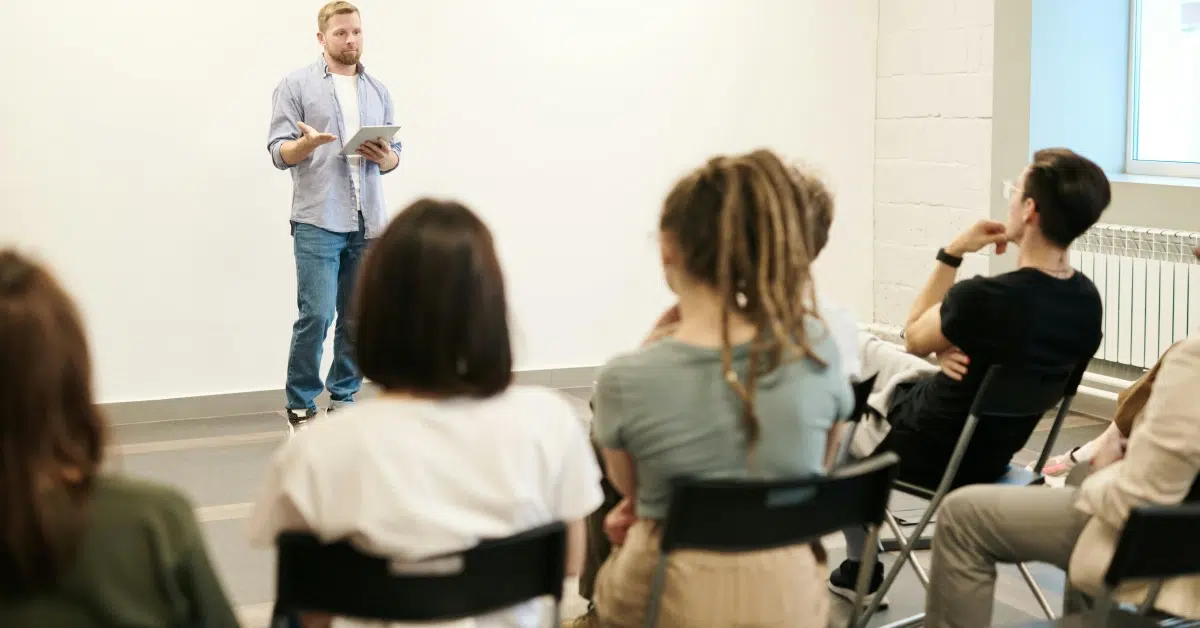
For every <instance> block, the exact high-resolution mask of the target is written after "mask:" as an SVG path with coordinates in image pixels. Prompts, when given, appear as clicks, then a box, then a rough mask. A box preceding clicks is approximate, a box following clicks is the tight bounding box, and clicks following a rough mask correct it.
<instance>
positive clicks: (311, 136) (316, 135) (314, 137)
mask: <svg viewBox="0 0 1200 628" xmlns="http://www.w3.org/2000/svg"><path fill="white" fill-rule="evenodd" d="M296 124H297V125H298V126H299V127H300V132H301V133H303V134H304V136H303V137H301V138H300V141H302V142H304V143H305V144H308V145H309V146H310V147H312V148H316V147H318V146H321V145H323V144H328V143H330V142H332V141H333V140H336V139H337V136H336V135H334V134H333V133H321V132H319V131H317V130H316V129H314V128H312V127H311V126H308V125H307V124H304V123H303V122H297V123H296Z"/></svg>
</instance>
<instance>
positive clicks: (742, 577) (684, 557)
mask: <svg viewBox="0 0 1200 628" xmlns="http://www.w3.org/2000/svg"><path fill="white" fill-rule="evenodd" d="M660 529H661V527H660V526H659V525H658V524H656V523H654V522H650V521H639V522H637V523H635V524H634V525H633V527H632V528H630V530H629V534H628V535H627V537H626V538H625V545H623V546H619V547H614V548H613V550H612V553H611V554H610V555H609V557H608V561H607V562H605V563H604V566H603V567H601V568H600V573H599V575H598V576H597V578H596V592H595V603H596V611H597V613H599V615H600V621H601V623H602V625H604V626H615V627H619V628H625V627H629V628H635V627H640V626H642V620H643V618H644V616H645V610H646V602H647V601H648V600H649V597H650V581H651V578H652V577H653V574H654V568H655V565H656V564H657V563H658V556H659V542H660V541H661V539H662V534H661V532H660ZM827 574H828V569H827V568H826V566H825V564H823V563H820V562H817V560H816V557H815V556H814V555H813V552H812V550H811V549H810V548H809V546H807V545H803V546H796V547H786V548H782V549H775V550H766V551H761V552H746V553H742V554H722V553H717V552H701V551H694V550H678V551H676V552H673V553H672V554H671V558H670V561H669V562H668V566H667V582H666V587H665V588H664V590H663V599H662V607H661V613H660V615H659V619H658V625H659V626H661V627H662V628H702V627H704V626H713V627H721V628H725V627H728V626H747V627H748V626H763V627H768V626H769V627H772V628H825V627H826V626H827V625H828V622H829V604H830V601H829V592H828V591H827V590H826V585H825V580H826V576H827Z"/></svg>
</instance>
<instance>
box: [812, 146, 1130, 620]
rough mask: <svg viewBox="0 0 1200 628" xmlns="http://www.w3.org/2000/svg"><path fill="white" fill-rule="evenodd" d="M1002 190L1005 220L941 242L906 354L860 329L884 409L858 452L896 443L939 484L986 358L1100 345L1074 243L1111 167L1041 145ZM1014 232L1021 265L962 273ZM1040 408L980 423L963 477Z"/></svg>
mask: <svg viewBox="0 0 1200 628" xmlns="http://www.w3.org/2000/svg"><path fill="white" fill-rule="evenodd" d="M1005 195H1006V196H1007V197H1008V198H1009V201H1010V202H1009V211H1008V224H1007V225H1005V224H1003V223H999V222H994V221H989V220H984V221H980V222H979V223H977V224H976V225H974V226H972V227H971V228H970V229H968V230H967V231H965V232H963V233H962V234H961V235H959V236H958V237H957V238H955V239H954V241H952V242H951V243H950V244H949V245H948V246H946V248H944V249H942V250H941V251H939V252H938V258H937V259H938V261H937V264H936V266H935V268H934V271H933V274H932V275H931V276H930V277H929V280H928V281H927V282H926V284H925V287H924V288H923V289H922V290H921V292H920V293H919V294H918V296H917V298H916V300H915V301H914V303H913V305H912V308H911V310H910V312H909V317H908V323H907V325H906V327H905V343H906V349H907V351H908V352H907V353H905V352H904V351H901V350H899V349H897V348H896V347H895V346H894V345H892V344H890V343H887V342H884V341H882V340H879V339H876V338H872V337H869V336H865V335H864V336H865V337H864V341H863V347H862V350H863V372H864V374H871V373H876V374H878V380H877V384H876V388H875V391H874V392H873V394H872V395H871V397H870V399H869V405H870V406H871V409H872V410H873V411H875V413H877V416H875V417H873V418H871V419H868V420H864V421H863V425H862V426H860V428H859V430H858V432H857V433H856V435H855V442H854V443H853V445H854V448H853V451H854V453H855V454H856V455H860V456H861V455H867V454H870V453H872V452H880V451H895V452H896V453H898V454H899V455H900V459H901V463H900V478H901V479H903V480H905V481H908V482H911V483H914V484H918V485H921V486H927V487H934V486H936V485H937V483H938V481H939V480H940V479H941V476H942V475H943V474H944V473H945V470H946V467H947V465H948V463H949V460H950V455H951V452H952V451H953V449H954V446H955V443H956V442H957V441H958V438H959V435H960V433H961V431H962V428H963V425H964V424H965V422H966V417H967V413H968V411H969V410H970V407H971V403H972V401H973V400H974V398H975V394H976V392H977V391H978V390H979V386H980V384H981V383H982V381H983V377H984V375H985V374H986V373H987V371H988V369H989V367H991V366H992V365H993V364H999V363H1010V364H1014V363H1015V364H1029V365H1040V366H1047V367H1082V365H1083V364H1085V363H1086V362H1087V361H1088V360H1089V359H1090V357H1091V356H1092V355H1093V354H1094V353H1095V352H1096V348H1097V347H1098V346H1099V344H1100V339H1101V319H1102V305H1101V301H1100V296H1099V293H1098V292H1097V290H1096V287H1095V285H1093V284H1092V282H1091V281H1090V280H1089V279H1088V278H1087V277H1085V276H1083V274H1081V273H1078V272H1076V271H1075V270H1074V269H1072V268H1071V265H1070V259H1069V252H1068V250H1067V249H1068V247H1069V246H1070V244H1071V242H1072V241H1074V240H1075V238H1077V237H1079V236H1080V235H1082V234H1083V233H1084V232H1085V231H1087V229H1088V228H1089V227H1091V226H1092V225H1093V224H1095V222H1096V221H1097V220H1098V219H1099V217H1100V214H1101V212H1103V211H1104V209H1105V208H1106V207H1107V206H1108V203H1109V200H1110V190H1109V184H1108V179H1107V178H1106V177H1105V176H1104V172H1103V171H1102V170H1101V169H1100V168H1099V166H1097V165H1096V164H1095V163H1093V162H1091V161H1089V160H1088V159H1086V158H1084V157H1081V156H1079V155H1077V154H1075V153H1073V152H1071V151H1069V150H1065V149H1048V150H1041V151H1038V152H1037V154H1035V155H1034V159H1033V163H1032V164H1030V165H1029V166H1028V167H1027V168H1026V169H1025V170H1024V171H1023V172H1022V173H1021V176H1020V178H1019V179H1018V181H1017V183H1016V184H1015V185H1013V184H1008V183H1006V184H1005ZM1010 242H1011V243H1016V244H1017V245H1018V246H1019V247H1020V249H1021V252H1020V256H1019V257H1018V259H1017V266H1018V268H1017V270H1015V271H1013V272H1009V273H1004V274H1001V275H998V276H995V277H975V278H973V279H968V280H965V281H962V282H959V283H957V284H956V283H955V275H956V274H957V268H958V266H959V264H960V263H961V262H962V260H963V256H964V255H965V254H968V253H975V252H977V251H980V250H982V249H984V248H985V247H987V246H989V245H994V246H995V249H996V252H997V253H1004V252H1005V249H1006V248H1007V245H1008V244H1009V243H1010ZM931 353H938V354H942V355H943V357H944V358H945V356H946V355H954V354H961V355H958V356H957V357H958V358H959V359H960V360H961V363H960V365H961V364H962V363H965V364H966V366H967V368H966V372H965V374H963V375H962V376H961V377H960V378H955V377H950V376H947V375H946V374H945V373H942V372H939V370H938V368H937V367H935V366H933V365H931V364H930V363H928V362H927V361H925V359H924V357H925V356H928V355H929V354H931ZM943 364H945V362H943ZM1039 418H1040V417H1029V418H1028V420H1024V421H1022V420H1015V419H1014V420H1007V421H1003V422H996V423H988V422H985V423H983V424H981V425H980V426H979V428H978V429H977V431H976V433H975V434H974V437H973V438H972V440H971V444H970V447H969V448H968V449H967V451H966V455H965V456H964V458H963V460H962V465H961V466H960V468H959V470H958V475H957V477H956V484H959V485H961V484H970V483H976V482H991V481H994V480H996V479H997V478H999V477H1000V476H1001V475H1003V474H1004V473H1005V472H1006V471H1007V469H1008V465H1009V462H1010V460H1011V459H1012V456H1013V454H1015V453H1016V452H1017V451H1018V450H1019V449H1020V448H1021V447H1023V446H1024V444H1025V442H1026V441H1027V440H1028V438H1029V435H1030V433H1031V432H1032V431H1033V428H1034V427H1035V425H1036V423H1037V420H1038V419H1039ZM846 541H847V560H846V561H845V562H843V563H842V565H841V566H840V567H839V568H838V569H837V570H835V571H834V572H833V574H831V576H830V579H829V586H830V590H832V591H833V592H834V593H835V594H838V595H840V596H842V597H845V598H847V599H852V597H853V591H854V584H855V582H856V578H857V576H858V569H859V565H860V560H861V557H862V554H863V549H864V547H863V546H864V544H865V542H866V533H865V531H864V530H862V529H861V528H854V529H851V530H847V531H846ZM882 580H883V565H882V563H876V564H875V573H874V574H873V576H872V582H871V591H872V592H874V591H876V590H877V589H878V587H879V585H880V584H881V583H882ZM882 602H883V601H882V600H881V606H882Z"/></svg>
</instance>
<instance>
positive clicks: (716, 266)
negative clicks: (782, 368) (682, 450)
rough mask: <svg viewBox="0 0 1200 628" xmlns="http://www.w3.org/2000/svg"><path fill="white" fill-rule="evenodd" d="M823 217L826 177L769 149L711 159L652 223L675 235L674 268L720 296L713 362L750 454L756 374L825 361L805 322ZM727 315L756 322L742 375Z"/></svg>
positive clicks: (754, 437)
mask: <svg viewBox="0 0 1200 628" xmlns="http://www.w3.org/2000/svg"><path fill="white" fill-rule="evenodd" d="M832 215H833V197H832V196H831V195H830V193H829V190H828V189H827V188H826V187H825V185H824V184H823V183H822V182H821V181H820V180H819V179H817V178H816V177H814V176H812V175H810V174H808V173H805V172H803V171H801V170H799V169H797V168H794V167H790V166H788V165H785V164H784V162H783V161H782V160H781V159H780V158H779V157H778V156H777V155H776V154H775V153H773V152H771V151H768V150H756V151H754V152H751V153H747V154H744V155H737V156H721V157H715V158H713V159H711V160H709V161H708V163H707V164H705V165H704V167H702V168H699V169H698V170H696V171H694V172H692V173H691V174H689V175H687V176H685V177H684V178H683V179H681V180H680V181H679V182H678V183H676V184H675V187H674V188H673V189H672V190H671V192H670V194H668V195H667V200H666V203H665V206H664V208H663V214H662V219H661V222H660V224H659V228H660V230H661V231H662V232H663V233H664V234H667V235H668V236H670V237H673V238H674V239H675V241H676V245H677V246H678V248H679V251H680V256H681V258H682V265H683V270H684V271H685V272H686V273H687V274H688V275H689V276H690V277H691V278H693V279H694V280H696V281H700V282H703V283H705V284H708V285H710V286H712V287H715V288H716V289H717V291H718V292H719V293H720V294H721V297H722V299H723V301H724V307H723V308H722V314H721V327H722V343H721V344H722V346H721V363H722V368H723V371H724V377H725V380H726V382H727V383H728V384H729V386H730V387H731V388H732V389H733V391H734V392H735V393H736V394H737V396H738V398H739V399H740V400H741V403H742V423H743V427H744V428H745V430H746V439H747V443H748V445H749V447H750V450H751V452H753V450H754V447H755V444H756V443H757V442H758V438H759V433H760V428H759V424H758V419H757V417H756V416H755V412H754V394H755V387H756V384H757V382H758V379H759V378H760V377H761V376H763V375H765V374H767V373H770V372H772V371H773V370H775V369H776V368H777V367H778V366H779V365H780V364H781V363H783V362H784V361H791V360H799V359H804V358H808V359H812V360H813V361H815V362H817V363H818V364H820V365H821V366H825V365H826V364H825V362H824V360H822V359H821V358H820V357H819V356H818V355H816V354H815V353H814V352H813V350H812V346H811V345H810V343H809V334H808V332H807V330H806V327H805V321H806V319H807V318H808V317H810V316H817V315H816V311H815V310H816V295H815V293H814V290H813V282H812V277H811V276H810V265H811V262H812V260H813V258H814V257H815V256H816V254H817V252H818V251H819V249H820V248H821V247H822V246H823V245H824V241H823V240H824V238H825V236H824V235H821V236H820V237H818V232H823V233H824V232H827V231H828V226H827V225H826V226H825V228H824V229H821V228H820V225H818V224H816V223H819V222H823V221H824V222H828V220H829V219H830V218H831V217H832ZM822 217H825V218H822ZM735 314H736V315H739V316H741V317H743V318H744V319H745V320H747V321H748V322H750V323H751V324H752V325H754V326H755V327H756V328H757V330H758V334H757V337H756V339H755V340H754V341H753V342H752V343H751V345H750V355H749V368H748V369H747V373H746V377H745V380H744V381H743V380H742V378H741V376H740V375H739V374H738V373H737V371H736V370H735V369H734V365H733V347H732V346H731V344H730V339H729V322H730V317H731V316H733V315H735Z"/></svg>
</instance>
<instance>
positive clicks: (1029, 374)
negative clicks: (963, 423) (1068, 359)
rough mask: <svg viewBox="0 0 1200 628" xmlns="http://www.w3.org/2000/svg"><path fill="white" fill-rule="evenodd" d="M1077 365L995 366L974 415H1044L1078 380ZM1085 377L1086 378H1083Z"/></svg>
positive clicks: (982, 387) (981, 389) (985, 380)
mask: <svg viewBox="0 0 1200 628" xmlns="http://www.w3.org/2000/svg"><path fill="white" fill-rule="evenodd" d="M1078 370H1079V369H1078V368H1077V367H1075V366H1073V365H1072V366H1064V367H1041V366H1031V365H1027V364H995V365H993V366H992V367H991V368H990V369H988V372H987V375H985V376H984V378H983V383H982V384H981V385H980V386H979V392H978V393H976V394H975V401H974V403H972V404H971V414H974V415H975V416H977V417H979V418H981V419H982V418H984V417H996V418H1023V417H1028V416H1037V417H1038V418H1041V416H1042V415H1043V414H1045V413H1046V412H1047V411H1049V410H1050V409H1051V408H1053V407H1054V406H1055V405H1056V404H1057V403H1058V402H1059V401H1060V400H1061V399H1062V398H1063V396H1064V395H1065V394H1066V393H1067V388H1068V386H1069V385H1070V384H1071V382H1072V381H1074V382H1076V387H1078V381H1079V380H1078V379H1076V378H1075V373H1076V372H1077V371H1078ZM1080 377H1082V375H1080Z"/></svg>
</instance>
